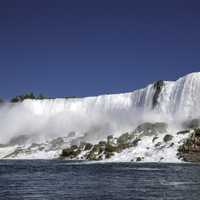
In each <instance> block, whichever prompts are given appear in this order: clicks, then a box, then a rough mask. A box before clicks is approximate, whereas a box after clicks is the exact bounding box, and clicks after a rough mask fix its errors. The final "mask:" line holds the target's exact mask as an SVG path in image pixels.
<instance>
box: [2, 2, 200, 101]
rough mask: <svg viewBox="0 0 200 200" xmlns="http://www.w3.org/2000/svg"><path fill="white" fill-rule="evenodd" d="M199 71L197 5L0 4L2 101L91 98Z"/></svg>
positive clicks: (199, 10)
mask: <svg viewBox="0 0 200 200" xmlns="http://www.w3.org/2000/svg"><path fill="white" fill-rule="evenodd" d="M193 71H200V1H198V0H197V1H196V0H187V1H185V0H167V1H161V0H157V1H155V0H151V1H150V0H130V1H129V0H120V1H119V0H101V1H95V0H91V1H88V0H84V1H83V0H73V1H66V0H32V1H27V0H6V1H0V80H1V84H0V96H2V97H3V98H6V99H8V98H10V97H11V96H15V95H17V94H21V93H24V92H27V91H33V92H34V93H40V92H41V93H44V94H46V95H48V96H51V97H62V96H90V95H97V94H103V93H119V92H125V91H132V90H134V89H136V88H141V87H143V86H145V85H147V84H148V83H151V82H152V81H155V80H159V79H165V80H174V79H176V78H178V77H180V76H182V75H185V74H187V73H190V72H193Z"/></svg>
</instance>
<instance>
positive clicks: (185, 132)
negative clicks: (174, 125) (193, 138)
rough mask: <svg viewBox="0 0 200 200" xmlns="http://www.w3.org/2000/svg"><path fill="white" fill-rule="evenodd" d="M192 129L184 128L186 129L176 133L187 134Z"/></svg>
mask: <svg viewBox="0 0 200 200" xmlns="http://www.w3.org/2000/svg"><path fill="white" fill-rule="evenodd" d="M189 132H190V131H189V130H184V131H179V132H178V133H176V134H177V135H185V134H188V133H189Z"/></svg>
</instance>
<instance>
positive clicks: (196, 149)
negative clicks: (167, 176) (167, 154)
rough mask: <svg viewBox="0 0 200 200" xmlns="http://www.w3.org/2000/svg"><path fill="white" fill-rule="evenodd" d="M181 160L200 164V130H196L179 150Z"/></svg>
mask: <svg viewBox="0 0 200 200" xmlns="http://www.w3.org/2000/svg"><path fill="white" fill-rule="evenodd" d="M178 152H179V153H178V156H179V158H180V159H182V160H184V161H186V162H187V161H188V162H200V129H199V128H198V129H194V132H193V133H192V134H191V135H190V136H189V138H188V139H186V140H185V141H184V143H183V145H181V146H180V147H179V149H178Z"/></svg>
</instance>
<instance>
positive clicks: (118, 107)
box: [0, 73, 200, 144]
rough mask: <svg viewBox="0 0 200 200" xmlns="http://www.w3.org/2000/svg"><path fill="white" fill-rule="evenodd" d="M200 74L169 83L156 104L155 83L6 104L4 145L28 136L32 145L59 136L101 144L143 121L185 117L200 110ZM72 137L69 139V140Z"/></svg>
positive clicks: (1, 121) (1, 117) (1, 128)
mask: <svg viewBox="0 0 200 200" xmlns="http://www.w3.org/2000/svg"><path fill="white" fill-rule="evenodd" d="M199 91H200V73H192V74H189V75H187V76H185V77H183V78H180V79H179V80H177V81H175V82H172V81H170V82H169V81H164V85H163V87H162V88H161V91H159V93H158V98H157V102H156V105H155V106H153V101H154V96H155V92H156V87H155V84H151V85H149V86H147V87H146V88H144V89H140V90H136V91H134V92H130V93H125V94H114V95H102V96H97V97H87V98H76V99H52V100H25V101H23V102H22V103H13V104H12V103H4V104H2V105H1V107H0V143H2V144H6V143H8V142H9V141H10V140H11V139H13V138H14V137H17V136H20V135H26V136H28V137H29V138H28V139H27V140H26V143H32V142H37V143H42V142H45V141H47V140H50V139H53V138H56V137H66V140H68V142H71V141H73V142H75V141H76V140H77V141H79V140H85V141H89V142H93V143H95V142H97V141H99V140H102V139H104V138H106V136H108V135H111V134H112V135H115V136H119V135H120V134H121V133H123V132H125V131H131V130H133V128H134V127H135V126H136V125H137V124H139V123H141V122H143V121H151V122H153V121H168V122H170V121H174V120H175V121H179V120H183V119H187V118H197V117H199V113H200V92H199ZM67 138H68V139H67Z"/></svg>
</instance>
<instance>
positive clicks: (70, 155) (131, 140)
mask: <svg viewBox="0 0 200 200" xmlns="http://www.w3.org/2000/svg"><path fill="white" fill-rule="evenodd" d="M166 131H167V124H165V123H143V124H141V125H140V126H138V127H137V128H136V129H135V131H133V132H130V133H128V132H127V133H124V134H122V135H120V136H119V137H113V136H112V135H109V136H108V137H107V140H106V141H100V142H99V143H97V144H90V143H81V144H80V145H78V146H76V145H75V146H76V148H74V146H71V147H69V148H66V149H64V150H63V151H62V154H61V158H62V159H63V158H64V159H65V158H66V159H83V160H103V159H109V158H111V157H112V156H114V155H115V154H116V153H121V152H122V151H123V150H125V149H128V148H131V147H136V146H138V145H139V142H140V141H141V140H142V137H143V136H152V135H155V136H156V135H158V134H159V133H165V132H166ZM169 137H170V138H169ZM171 139H172V138H171V136H166V140H168V141H169V140H171Z"/></svg>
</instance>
